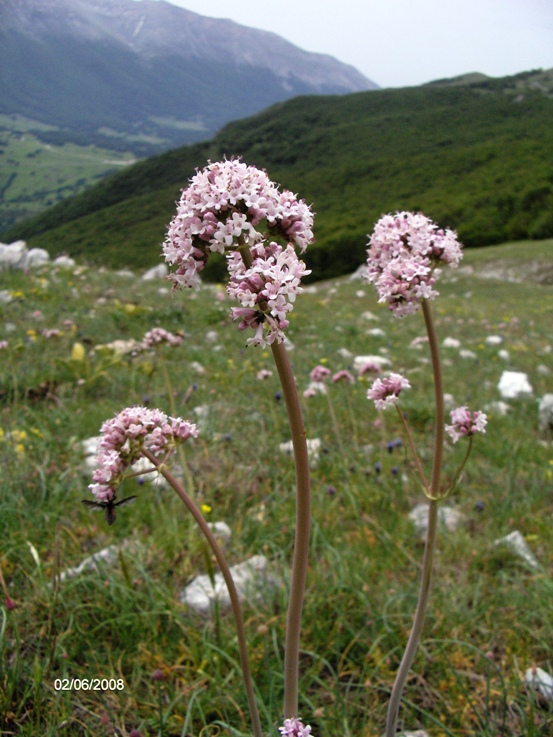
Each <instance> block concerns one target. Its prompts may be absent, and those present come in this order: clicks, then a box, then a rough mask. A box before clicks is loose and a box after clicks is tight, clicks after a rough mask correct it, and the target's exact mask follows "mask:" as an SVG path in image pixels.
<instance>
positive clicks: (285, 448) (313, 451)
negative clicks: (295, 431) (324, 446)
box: [279, 438, 321, 468]
mask: <svg viewBox="0 0 553 737" xmlns="http://www.w3.org/2000/svg"><path fill="white" fill-rule="evenodd" d="M306 442H307V455H308V456H309V466H310V468H316V467H317V465H318V463H319V461H320V459H321V441H320V439H319V438H312V439H309V438H308V439H307V440H306ZM279 449H280V452H281V453H286V455H289V456H292V455H293V454H294V444H293V443H292V441H291V440H289V441H288V442H286V443H281V444H280V445H279Z"/></svg>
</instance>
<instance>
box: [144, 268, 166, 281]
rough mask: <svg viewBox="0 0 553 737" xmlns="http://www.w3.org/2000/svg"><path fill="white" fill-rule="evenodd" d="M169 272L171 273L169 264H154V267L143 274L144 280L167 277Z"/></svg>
mask: <svg viewBox="0 0 553 737" xmlns="http://www.w3.org/2000/svg"><path fill="white" fill-rule="evenodd" d="M168 273H169V269H168V268H167V264H158V265H157V266H154V267H153V268H151V269H148V271H146V272H145V273H144V274H142V281H154V280H155V279H165V277H166V276H167V274H168Z"/></svg>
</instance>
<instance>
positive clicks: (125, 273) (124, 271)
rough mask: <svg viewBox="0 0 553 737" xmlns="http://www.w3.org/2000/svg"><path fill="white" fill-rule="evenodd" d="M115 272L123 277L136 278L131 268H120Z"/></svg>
mask: <svg viewBox="0 0 553 737" xmlns="http://www.w3.org/2000/svg"><path fill="white" fill-rule="evenodd" d="M115 273H116V274H117V276H120V277H122V278H123V279H134V274H133V272H132V271H131V270H130V269H119V271H116V272H115Z"/></svg>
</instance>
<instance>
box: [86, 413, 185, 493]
mask: <svg viewBox="0 0 553 737" xmlns="http://www.w3.org/2000/svg"><path fill="white" fill-rule="evenodd" d="M100 432H101V434H102V436H103V437H102V440H101V441H100V445H99V449H98V455H97V457H96V464H97V468H96V470H95V471H94V474H93V476H92V478H93V480H94V482H95V483H94V484H90V486H89V489H90V490H91V491H92V493H93V494H94V495H95V496H96V498H97V499H98V501H100V502H107V501H109V500H110V499H113V497H114V496H115V494H116V490H117V487H118V485H119V484H120V483H121V481H122V480H123V476H124V474H125V471H126V470H127V469H128V468H129V467H130V466H132V464H133V463H135V462H136V461H137V460H138V459H139V458H140V457H141V455H142V451H143V450H144V449H146V450H148V451H150V453H152V454H153V455H155V456H165V455H167V453H169V452H170V451H171V450H172V449H173V448H174V447H175V445H177V444H179V443H183V442H184V441H185V440H188V438H190V437H194V438H195V437H197V435H198V431H197V429H196V426H195V425H193V424H192V423H190V422H187V421H186V420H182V419H181V418H180V417H167V415H166V414H165V413H164V412H161V411H160V410H158V409H147V408H146V407H128V408H127V409H124V410H123V411H122V412H119V414H118V415H116V416H115V417H114V418H113V419H111V420H106V422H104V424H103V425H102V428H101V431H100Z"/></svg>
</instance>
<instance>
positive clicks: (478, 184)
mask: <svg viewBox="0 0 553 737" xmlns="http://www.w3.org/2000/svg"><path fill="white" fill-rule="evenodd" d="M552 91H553V70H550V71H546V72H543V71H541V70H534V71H533V72H525V73H522V74H520V75H514V76H512V77H507V78H502V79H490V78H485V79H481V78H478V79H477V80H476V81H474V82H469V83H465V84H447V83H445V84H444V83H443V80H442V81H441V83H440V84H433V85H425V86H422V87H410V88H405V89H388V90H377V91H372V92H361V93H356V94H351V95H344V96H319V97H297V98H295V99H293V100H289V101H286V102H283V103H278V104H276V105H273V106H271V107H270V108H268V109H267V110H265V111H263V112H261V113H258V114H256V115H255V116H253V117H250V118H246V119H244V120H239V121H235V122H233V123H229V124H228V125H227V126H225V127H224V128H223V129H222V130H221V131H220V132H219V133H218V134H217V135H216V136H215V137H214V138H213V139H212V140H211V141H205V142H200V143H197V144H194V145H192V146H185V147H182V148H178V149H175V150H173V151H169V152H166V153H164V154H161V155H159V156H155V157H152V158H150V159H147V160H145V161H141V162H139V163H137V164H135V165H133V166H130V167H129V168H128V169H126V170H125V171H123V172H121V173H119V174H117V175H114V176H112V177H108V178H106V179H104V180H102V181H101V182H100V183H99V184H97V185H96V186H94V187H92V188H90V189H89V190H87V191H86V192H84V193H83V194H81V195H79V196H77V197H74V198H71V199H69V200H66V201H65V202H62V203H60V204H59V205H57V206H56V207H54V208H51V209H50V210H47V211H46V212H44V213H43V214H42V215H41V216H40V217H38V218H34V219H32V220H29V221H27V222H24V223H21V224H20V225H19V226H17V227H15V228H12V229H11V230H9V231H8V232H6V233H4V234H0V240H3V241H4V242H10V241H11V240H16V239H18V238H21V239H25V240H27V241H28V243H29V245H30V246H34V247H41V248H46V249H47V250H48V251H49V252H50V254H51V255H52V256H54V255H56V254H58V253H62V252H67V253H69V254H70V255H72V256H78V257H80V258H85V259H86V260H87V261H88V262H90V263H93V264H98V265H102V264H105V265H110V266H115V267H122V266H130V267H135V268H144V267H146V266H150V265H154V264H156V263H159V259H160V243H161V242H162V241H163V238H164V236H165V228H166V224H167V223H168V222H169V221H170V219H171V218H172V217H173V214H174V212H175V201H176V200H177V199H178V197H179V193H180V190H181V188H182V187H184V186H186V182H187V179H188V177H190V176H191V175H193V173H194V170H195V168H196V167H202V166H204V165H205V164H206V162H207V160H208V159H211V160H212V161H216V160H218V159H220V158H221V157H223V156H225V155H226V156H227V157H230V156H233V155H234V156H239V155H241V156H242V157H243V159H244V160H245V161H246V162H247V163H248V164H255V165H256V166H259V167H263V168H266V170H267V172H268V174H269V176H270V177H271V178H272V179H273V180H274V181H277V182H280V183H281V185H282V186H283V187H286V188H288V189H291V190H292V191H294V192H298V193H299V194H300V196H301V197H303V198H304V199H306V200H307V202H309V203H313V209H314V211H315V213H316V217H315V237H316V239H317V242H316V243H315V244H314V245H313V246H311V247H310V248H309V249H308V251H307V253H306V255H305V259H306V261H307V263H308V266H309V268H312V269H313V270H314V277H315V278H326V277H330V276H334V275H338V274H344V273H348V272H350V271H353V270H354V269H355V268H356V267H357V266H358V265H359V264H360V263H361V262H362V261H363V260H364V258H365V248H366V245H365V244H366V241H367V237H366V234H367V232H369V231H370V230H371V229H372V226H373V223H374V222H375V221H376V220H377V219H378V218H379V217H380V215H381V214H382V213H385V212H391V211H394V210H404V209H405V210H420V211H422V212H424V213H425V214H426V215H428V216H429V217H431V218H432V219H433V220H435V221H436V222H438V223H439V224H440V225H441V226H442V227H452V228H455V229H457V230H458V232H459V236H460V238H461V240H462V241H463V243H464V244H465V245H466V246H484V245H491V244H494V243H502V242H505V241H508V240H523V239H532V238H535V239H538V238H549V237H553V170H552V168H551V162H552V161H553V135H552V134H553V94H552ZM213 263H215V260H213ZM209 267H210V268H213V269H216V267H215V266H213V267H212V262H210V264H209ZM211 275H212V277H214V278H216V277H217V272H216V270H215V271H211Z"/></svg>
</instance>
